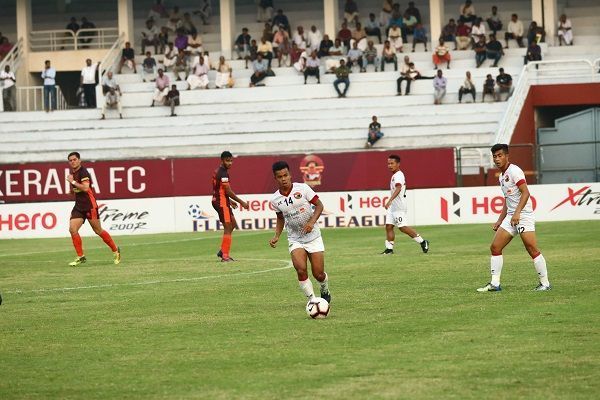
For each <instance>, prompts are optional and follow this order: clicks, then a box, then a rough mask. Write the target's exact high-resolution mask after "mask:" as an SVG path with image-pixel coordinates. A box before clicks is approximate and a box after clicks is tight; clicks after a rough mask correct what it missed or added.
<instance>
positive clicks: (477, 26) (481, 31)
mask: <svg viewBox="0 0 600 400" xmlns="http://www.w3.org/2000/svg"><path fill="white" fill-rule="evenodd" d="M480 37H485V25H483V24H482V23H481V18H477V19H476V20H475V23H474V24H473V26H472V27H471V46H474V45H475V43H477V42H479V38H480Z"/></svg>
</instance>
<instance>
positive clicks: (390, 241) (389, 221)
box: [381, 209, 396, 254]
mask: <svg viewBox="0 0 600 400" xmlns="http://www.w3.org/2000/svg"><path fill="white" fill-rule="evenodd" d="M394 239H396V233H395V232H394V214H393V213H392V211H391V210H389V209H388V210H387V214H386V215H385V250H383V252H381V254H393V253H394Z"/></svg>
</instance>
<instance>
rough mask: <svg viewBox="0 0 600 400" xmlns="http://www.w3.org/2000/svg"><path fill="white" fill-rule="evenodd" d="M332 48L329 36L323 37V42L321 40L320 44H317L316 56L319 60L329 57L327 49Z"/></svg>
mask: <svg viewBox="0 0 600 400" xmlns="http://www.w3.org/2000/svg"><path fill="white" fill-rule="evenodd" d="M332 47H333V41H331V39H329V35H325V36H323V40H321V43H320V44H319V52H318V54H317V55H318V56H319V58H323V57H327V56H329V49H330V48H332Z"/></svg>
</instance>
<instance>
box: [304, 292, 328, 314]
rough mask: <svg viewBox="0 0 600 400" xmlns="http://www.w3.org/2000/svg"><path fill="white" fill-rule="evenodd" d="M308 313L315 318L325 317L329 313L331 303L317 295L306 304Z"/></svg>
mask: <svg viewBox="0 0 600 400" xmlns="http://www.w3.org/2000/svg"><path fill="white" fill-rule="evenodd" d="M306 313H307V314H308V316H309V317H311V318H314V319H320V318H325V317H327V315H328V314H329V303H328V302H327V300H325V299H323V298H321V297H315V298H313V299H312V300H310V301H309V302H308V303H307V304H306Z"/></svg>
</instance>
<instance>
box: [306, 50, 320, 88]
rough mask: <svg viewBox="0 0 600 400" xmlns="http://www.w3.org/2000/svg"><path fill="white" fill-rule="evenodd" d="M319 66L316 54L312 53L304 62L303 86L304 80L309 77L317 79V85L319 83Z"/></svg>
mask: <svg viewBox="0 0 600 400" xmlns="http://www.w3.org/2000/svg"><path fill="white" fill-rule="evenodd" d="M320 65H321V62H320V60H319V59H318V58H317V52H316V51H313V52H312V53H311V55H310V58H308V59H307V60H306V65H305V67H304V71H303V72H304V84H305V85H306V78H308V77H309V76H315V77H316V78H317V83H321V76H320V71H319V66H320Z"/></svg>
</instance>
